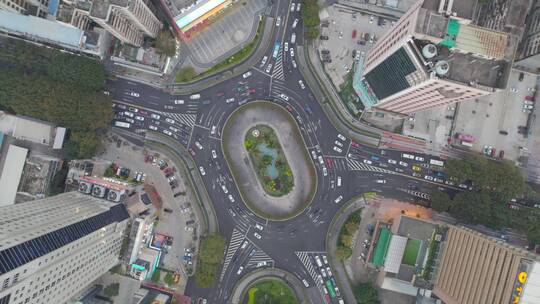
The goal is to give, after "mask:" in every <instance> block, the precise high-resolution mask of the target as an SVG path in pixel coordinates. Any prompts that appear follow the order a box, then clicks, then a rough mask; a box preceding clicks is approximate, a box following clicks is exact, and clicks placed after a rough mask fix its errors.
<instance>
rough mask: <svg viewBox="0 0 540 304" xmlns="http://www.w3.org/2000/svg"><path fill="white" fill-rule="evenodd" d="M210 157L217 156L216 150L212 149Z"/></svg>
mask: <svg viewBox="0 0 540 304" xmlns="http://www.w3.org/2000/svg"><path fill="white" fill-rule="evenodd" d="M212 158H217V153H216V150H212Z"/></svg>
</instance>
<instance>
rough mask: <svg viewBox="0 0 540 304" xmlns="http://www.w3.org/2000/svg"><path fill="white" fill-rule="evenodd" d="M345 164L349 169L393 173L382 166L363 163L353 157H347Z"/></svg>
mask: <svg viewBox="0 0 540 304" xmlns="http://www.w3.org/2000/svg"><path fill="white" fill-rule="evenodd" d="M347 165H348V166H349V170H353V171H355V170H356V171H371V172H380V173H387V174H395V172H394V171H390V170H386V169H383V168H379V167H376V166H372V165H368V164H364V163H362V162H359V161H356V160H354V159H350V158H347Z"/></svg>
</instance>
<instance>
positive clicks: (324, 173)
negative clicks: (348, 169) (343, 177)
mask: <svg viewBox="0 0 540 304" xmlns="http://www.w3.org/2000/svg"><path fill="white" fill-rule="evenodd" d="M322 173H323V176H327V175H328V169H326V167H322Z"/></svg>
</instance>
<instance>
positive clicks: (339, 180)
mask: <svg viewBox="0 0 540 304" xmlns="http://www.w3.org/2000/svg"><path fill="white" fill-rule="evenodd" d="M337 186H338V187H341V176H338V177H337Z"/></svg>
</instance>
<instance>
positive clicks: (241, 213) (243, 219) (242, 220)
mask: <svg viewBox="0 0 540 304" xmlns="http://www.w3.org/2000/svg"><path fill="white" fill-rule="evenodd" d="M233 221H234V222H235V223H236V225H237V226H236V229H239V230H240V231H241V232H242V233H247V231H248V230H249V227H250V226H251V224H250V222H249V214H248V213H247V211H246V210H244V209H243V208H242V209H236V216H234V217H233Z"/></svg>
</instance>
